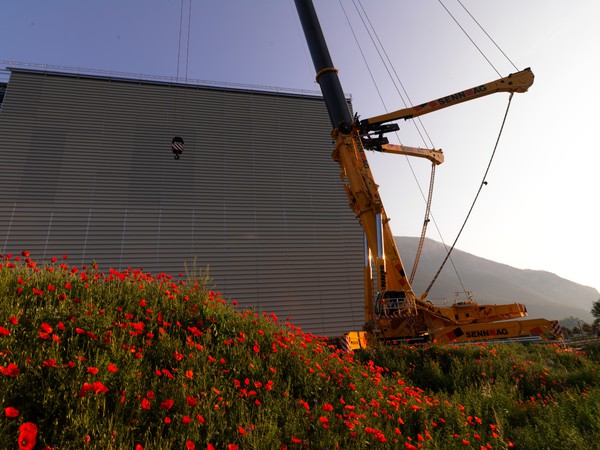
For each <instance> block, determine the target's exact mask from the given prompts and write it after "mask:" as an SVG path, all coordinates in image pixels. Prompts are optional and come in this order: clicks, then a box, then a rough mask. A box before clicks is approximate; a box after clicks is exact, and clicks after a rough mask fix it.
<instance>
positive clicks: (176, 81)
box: [173, 0, 192, 134]
mask: <svg viewBox="0 0 600 450" xmlns="http://www.w3.org/2000/svg"><path fill="white" fill-rule="evenodd" d="M183 5H184V0H181V6H180V11H179V38H178V43H177V73H176V75H175V105H174V112H173V133H174V134H175V133H176V131H177V130H176V129H175V128H176V124H177V123H178V122H179V121H178V120H177V103H178V98H179V89H180V87H179V72H180V70H179V69H180V65H181V40H182V34H183ZM191 22H192V1H191V0H190V3H189V9H188V26H187V41H186V49H185V50H186V55H185V81H184V84H187V81H188V62H189V55H190V28H191ZM186 97H187V96H186V91H184V93H183V117H182V120H181V123H185V112H186ZM179 131H181V130H179Z"/></svg>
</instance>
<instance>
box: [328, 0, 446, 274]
mask: <svg viewBox="0 0 600 450" xmlns="http://www.w3.org/2000/svg"><path fill="white" fill-rule="evenodd" d="M339 3H340V7H341V8H342V11H343V12H344V16H345V17H346V21H347V22H348V26H349V27H350V31H351V32H352V35H353V36H354V40H355V41H356V45H357V46H358V49H359V51H360V53H361V55H362V58H363V61H364V63H365V65H366V66H367V70H368V72H369V74H370V76H371V80H372V81H373V84H374V86H375V89H376V91H377V93H378V95H379V98H380V100H381V103H382V105H383V107H384V109H385V110H386V111H387V107H386V105H385V101H384V100H383V96H382V95H381V91H380V90H379V87H378V85H377V82H376V81H375V77H374V76H373V73H372V72H371V69H370V66H369V64H368V62H367V59H366V57H365V54H364V52H363V50H362V47H361V45H360V42H359V41H358V38H357V36H356V33H355V32H354V28H353V27H352V23H351V22H350V19H349V17H348V14H347V13H346V10H345V8H344V6H343V5H342V2H341V0H339ZM352 3H353V4H354V8H355V9H356V11H357V13H358V16H359V17H360V19H361V21H362V23H363V26H364V27H365V29H366V31H367V34H368V35H369V37H370V38H371V42H372V43H373V46H374V47H375V49H376V51H377V53H378V55H379V58H380V60H381V62H382V63H383V65H384V67H385V69H386V71H387V73H388V75H389V77H390V79H391V81H392V84H393V85H394V87H395V88H396V91H397V93H398V95H399V96H400V99H401V100H402V103H403V104H404V106H405V107H407V106H408V105H407V102H406V101H405V99H404V96H403V95H402V92H400V89H398V84H400V86H401V87H402V91H403V92H404V95H405V96H406V98H407V99H408V101H409V102H410V97H409V96H408V93H407V92H406V89H405V88H404V85H403V83H402V81H401V80H400V77H399V76H398V73H397V72H396V69H395V67H394V65H393V64H392V61H391V59H390V57H389V55H388V54H387V52H386V50H385V47H384V46H383V44H382V42H381V39H379V36H378V34H377V31H376V29H375V27H374V26H373V24H372V22H371V20H370V19H369V16H368V15H367V12H366V11H365V9H364V7H363V5H362V3H361V1H360V0H358V4H359V5H360V9H359V8H358V6H357V4H356V1H355V0H353V2H352ZM361 11H362V12H361ZM367 23H368V25H367ZM373 36H374V37H373ZM380 49H381V51H380ZM384 55H385V58H384ZM390 67H391V71H390ZM392 72H393V73H394V75H395V78H394V76H393V75H392ZM396 81H397V82H398V84H397V83H396ZM411 106H412V103H411ZM419 123H420V124H421V127H422V128H423V132H424V133H425V135H426V136H427V138H428V139H429V142H430V144H431V146H432V147H434V145H433V141H432V140H431V137H430V136H429V134H428V133H427V130H426V129H425V126H424V125H423V123H422V122H421V120H420V119H419ZM413 125H414V126H415V129H416V130H417V133H418V134H419V136H421V140H422V141H423V144H424V145H425V146H426V147H427V142H426V141H425V138H424V136H423V133H421V130H420V129H419V127H418V126H417V124H416V122H415V121H413ZM396 135H397V133H396ZM399 140H400V139H399ZM405 158H406V161H407V163H408V167H409V169H410V171H411V173H412V175H413V178H414V180H415V182H416V183H417V187H418V189H419V191H420V192H421V196H422V197H423V199H425V195H424V193H423V189H422V188H421V184H420V183H419V180H418V178H417V176H416V173H415V171H414V169H413V167H412V164H411V162H410V159H409V158H408V156H406V157H405ZM434 182H435V165H434V164H432V167H431V177H430V180H429V194H428V196H427V199H426V206H425V218H424V220H423V227H422V229H421V237H420V239H419V246H418V250H417V253H416V254H415V260H414V262H413V266H412V273H411V278H410V282H411V283H412V281H413V279H414V275H415V273H416V270H417V267H418V265H419V260H420V255H421V250H422V249H423V244H424V243H425V235H426V233H427V224H428V223H429V216H430V211H431V202H432V198H433V187H434Z"/></svg>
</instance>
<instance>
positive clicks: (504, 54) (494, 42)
mask: <svg viewBox="0 0 600 450" xmlns="http://www.w3.org/2000/svg"><path fill="white" fill-rule="evenodd" d="M456 1H457V2H458V4H459V5H460V6H462V7H463V9H464V10H465V11H466V12H467V14H468V15H469V17H470V18H471V19H473V22H475V23H476V24H477V26H478V27H479V29H480V30H481V31H483V33H484V34H485V35H486V36H487V37H488V39H489V40H490V41H492V43H493V44H494V46H495V47H496V48H497V49H498V51H500V53H502V55H503V56H504V57H505V58H506V59H507V61H508V62H509V63H510V64H511V65H512V66H513V67H514V68H515V70H517V71H518V70H519V68H518V67H517V66H516V65H515V63H513V62H512V61H511V59H510V58H509V57H508V55H507V54H506V53H504V51H503V50H502V49H501V48H500V46H499V45H498V44H497V43H496V41H494V39H492V37H491V36H490V35H489V34H488V32H487V31H485V28H483V27H482V26H481V24H480V23H479V22H478V21H477V19H475V17H473V14H471V12H470V11H469V10H468V9H467V8H466V7H465V5H463V4H462V2H461V1H460V0H456Z"/></svg>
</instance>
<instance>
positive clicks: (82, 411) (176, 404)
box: [0, 251, 600, 450]
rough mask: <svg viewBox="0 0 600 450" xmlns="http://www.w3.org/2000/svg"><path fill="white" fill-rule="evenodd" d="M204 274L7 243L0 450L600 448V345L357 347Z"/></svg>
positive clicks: (1, 270)
mask: <svg viewBox="0 0 600 450" xmlns="http://www.w3.org/2000/svg"><path fill="white" fill-rule="evenodd" d="M206 281H207V278H206V277H205V276H203V275H202V274H179V275H177V276H172V275H167V274H164V273H163V274H149V273H146V272H143V271H141V270H134V269H128V270H125V271H121V272H120V271H116V270H112V269H111V270H110V271H108V272H106V273H102V272H99V271H98V269H97V268H96V267H95V266H94V264H93V263H92V264H91V265H90V266H88V267H75V266H72V265H70V264H69V260H68V258H67V256H63V257H58V258H52V259H51V260H49V261H45V262H39V261H36V260H35V259H34V258H33V257H32V256H31V255H29V253H28V252H26V251H24V252H22V253H21V254H19V255H9V254H6V255H1V257H0V407H1V408H2V410H1V411H0V412H1V417H0V448H3V449H4V448H6V449H13V448H14V449H46V450H49V449H55V450H58V449H84V448H95V449H96V448H97V449H100V448H101V449H131V450H143V449H226V450H234V449H240V450H242V449H257V450H263V449H329V450H333V449H387V448H390V449H391V448H394V449H397V448H400V449H419V448H422V449H444V450H446V449H472V448H474V449H478V450H481V449H508V448H517V449H565V448H570V449H594V448H600V419H599V416H598V413H599V411H600V373H599V368H600V366H599V362H598V359H600V349H599V347H593V346H592V347H588V348H584V349H568V348H561V347H559V346H554V345H520V344H519V345H517V344H487V345H471V346H444V347H443V346H436V345H430V346H400V347H383V346H382V347H377V348H373V349H370V350H368V351H360V352H356V353H354V354H347V353H344V352H342V351H341V350H339V349H336V348H335V347H334V346H333V345H331V343H330V342H328V341H327V340H326V339H325V338H322V337H319V336H315V335H312V334H309V333H305V332H303V331H302V330H300V329H299V328H298V327H296V326H294V324H293V323H291V322H290V321H289V320H287V319H286V318H278V317H276V316H275V315H274V314H270V313H269V312H262V311H257V310H249V309H242V308H240V307H239V306H238V305H237V302H235V301H228V300H225V299H223V298H222V296H221V295H220V294H219V293H218V292H215V291H211V290H209V289H207V287H206ZM332 320H335V318H332Z"/></svg>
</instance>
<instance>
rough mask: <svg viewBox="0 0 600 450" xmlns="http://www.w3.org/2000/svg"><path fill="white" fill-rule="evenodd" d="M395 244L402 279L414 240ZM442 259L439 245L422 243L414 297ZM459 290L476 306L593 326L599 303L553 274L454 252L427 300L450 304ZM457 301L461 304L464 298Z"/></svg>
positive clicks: (591, 294)
mask: <svg viewBox="0 0 600 450" xmlns="http://www.w3.org/2000/svg"><path fill="white" fill-rule="evenodd" d="M395 240H396V245H397V246H398V250H399V251H400V254H401V255H402V261H403V262H404V265H405V270H406V273H407V274H410V273H411V270H412V265H413V261H414V258H415V254H416V251H417V247H418V244H419V238H417V237H404V236H402V237H395ZM446 253H447V250H446V247H445V245H444V244H442V243H440V242H437V241H434V240H432V239H426V240H425V243H424V246H423V251H422V253H421V261H420V262H419V267H418V270H417V274H416V276H415V280H414V282H413V289H414V291H415V294H417V295H421V293H423V292H424V291H425V289H427V286H428V285H429V283H430V282H431V280H432V279H433V276H434V275H435V273H436V272H437V271H438V269H439V267H440V265H441V263H442V261H443V260H444V258H445V257H446ZM452 263H454V264H452ZM453 265H454V267H456V271H457V272H458V276H460V281H462V286H464V288H463V287H461V282H460V281H459V279H458V276H457V275H456V272H455V270H454V267H453ZM463 290H467V291H471V292H472V293H473V300H475V301H476V302H477V303H480V304H501V303H515V302H516V303H522V304H524V305H525V306H526V307H527V311H528V317H530V318H537V317H543V318H545V319H551V320H561V319H564V318H565V317H569V316H574V317H578V318H580V319H582V320H584V321H586V322H589V323H591V322H592V321H593V320H594V317H593V316H592V314H591V312H590V311H591V309H592V303H593V302H595V301H596V300H598V299H599V298H600V293H599V292H598V291H597V290H596V289H594V288H591V287H588V286H583V285H581V284H577V283H574V282H572V281H569V280H566V279H564V278H561V277H559V276H558V275H555V274H553V273H550V272H545V271H542V270H523V269H517V268H515V267H511V266H509V265H506V264H500V263H497V262H494V261H490V260H488V259H484V258H480V257H478V256H475V255H472V254H470V253H466V252H463V251H460V250H458V249H456V248H455V249H454V250H453V251H452V261H450V260H448V261H447V262H446V265H445V267H444V269H443V270H442V272H441V274H440V275H439V277H438V278H437V280H436V282H435V284H434V286H433V288H432V289H431V290H430V292H429V295H428V296H427V299H428V300H431V301H432V302H433V303H435V304H441V303H442V302H443V300H444V299H447V300H448V301H452V299H453V298H454V297H455V294H454V293H455V292H462V291H463ZM460 297H461V298H462V299H464V295H461V296H460Z"/></svg>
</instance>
